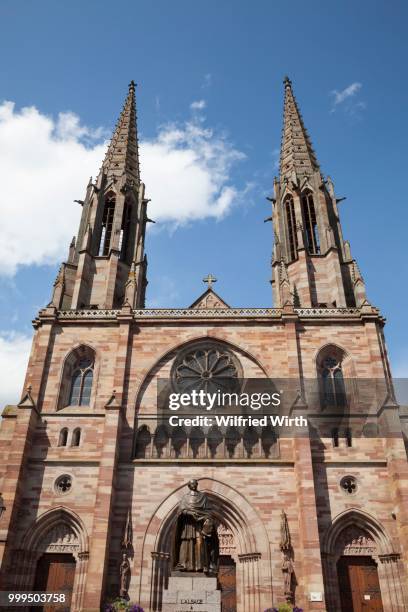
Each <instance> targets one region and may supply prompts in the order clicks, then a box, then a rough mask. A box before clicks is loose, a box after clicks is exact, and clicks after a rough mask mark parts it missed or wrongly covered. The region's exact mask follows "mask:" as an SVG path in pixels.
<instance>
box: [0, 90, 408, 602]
mask: <svg viewBox="0 0 408 612" xmlns="http://www.w3.org/2000/svg"><path fill="white" fill-rule="evenodd" d="M284 98H285V99H284V119H283V135H282V146H281V159H280V176H279V178H277V179H275V181H274V194H273V197H271V198H270V200H271V203H272V221H273V230H274V247H273V258H272V286H273V294H274V308H232V307H230V306H229V305H228V304H227V303H226V302H225V301H224V300H223V299H222V298H221V297H220V296H219V295H218V294H217V293H216V292H215V291H214V288H213V286H212V283H213V282H214V281H215V279H214V278H213V277H208V278H207V279H206V282H207V283H208V287H207V289H206V291H205V292H204V293H203V294H202V295H201V296H200V297H198V298H197V299H195V301H194V302H193V304H192V306H191V307H189V308H185V309H171V308H169V309H162V310H155V309H150V308H145V290H146V284H147V280H146V275H147V258H146V255H145V252H144V246H145V245H144V238H145V229H146V223H147V222H148V221H149V219H148V216H147V210H146V208H147V202H148V200H147V199H146V197H145V187H144V185H143V183H142V182H141V178H140V174H139V160H138V155H139V153H138V144H137V125H136V102H135V85H134V83H133V82H132V83H131V84H130V86H129V92H128V95H127V97H126V100H125V104H124V107H123V110H122V113H121V115H120V117H119V121H118V123H117V126H116V128H115V132H114V134H113V138H112V141H111V143H110V145H109V148H108V151H107V153H106V157H105V159H104V161H103V164H102V167H101V169H100V172H99V175H98V177H97V179H96V181H95V182H93V181H92V180H90V181H89V183H88V186H87V188H86V195H85V198H84V201H83V207H82V217H81V222H80V226H79V231H78V236H77V238H76V239H74V240H73V241H72V243H71V245H70V247H69V252H68V258H67V260H66V262H64V263H63V264H62V265H61V268H60V270H59V273H58V275H57V278H56V281H55V283H54V287H53V292H52V299H51V302H50V303H49V304H48V306H46V307H45V308H44V309H42V310H41V311H40V312H39V314H38V316H37V318H36V319H35V321H34V328H35V335H34V340H33V346H32V351H31V355H30V359H29V364H28V369H27V375H26V380H25V386H24V391H23V394H22V397H21V399H20V401H19V402H18V403H17V404H16V405H13V406H6V407H5V409H4V411H3V415H2V416H3V418H2V422H1V430H0V448H1V463H0V492H1V500H2V503H1V507H0V563H1V573H0V580H1V584H0V586H1V589H3V590H7V589H10V590H15V589H18V590H30V589H33V588H34V589H44V590H51V589H52V590H56V591H58V590H61V589H62V588H64V589H65V591H66V593H67V597H68V599H70V602H71V603H70V609H71V610H73V611H79V610H87V611H97V610H99V609H100V606H101V604H102V603H103V602H105V601H106V600H107V599H108V598H109V597H115V596H119V595H122V596H126V597H129V600H130V601H132V602H135V603H140V604H141V605H142V606H143V607H144V609H145V610H146V611H149V612H157V611H159V610H163V611H165V610H171V609H173V608H171V606H172V605H173V604H174V603H177V600H176V602H173V603H171V597H172V595H171V593H172V591H173V594H174V592H176V591H177V588H178V586H180V583H179V582H177V581H179V579H180V576H177V575H174V571H175V565H174V564H175V558H174V555H175V553H174V550H175V549H174V532H175V528H176V524H177V520H178V508H179V504H180V500H181V499H182V498H183V496H184V495H185V494H186V491H187V489H186V484H187V483H188V482H189V481H190V480H191V479H192V478H195V479H197V481H198V485H197V486H198V490H199V491H200V492H202V493H203V495H204V496H205V500H206V504H207V502H208V507H211V517H212V519H213V520H214V525H215V526H216V534H213V537H214V541H217V542H218V548H219V554H218V559H217V569H216V572H215V573H216V575H215V576H211V575H206V573H205V572H204V571H201V568H202V561H201V558H200V563H199V565H198V566H197V568H196V569H197V572H196V573H195V574H194V575H192V576H190V575H187V574H188V573H186V574H185V575H184V576H181V578H182V579H184V580H185V579H187V580H188V581H189V583H191V585H190V587H189V589H187V593H188V596H187V597H184V599H185V600H186V601H187V604H186V605H189V606H190V609H191V606H193V610H194V609H195V608H194V606H196V608H197V609H203V608H198V607H197V606H199V605H201V604H200V603H199V602H198V603H197V602H195V603H194V602H193V603H191V591H192V590H193V589H194V591H195V592H196V599H200V598H201V599H202V597H201V595H199V594H200V593H202V594H205V597H206V598H208V593H210V598H211V597H212V599H210V601H209V600H208V599H207V600H206V605H207V606H208V609H209V610H210V609H211V608H210V605H212V606H213V608H212V609H217V608H216V607H214V606H217V605H218V606H219V599H221V605H222V610H223V612H232V611H235V610H237V611H238V612H262V611H263V610H264V609H266V608H268V607H270V606H271V605H272V604H275V605H276V604H278V603H281V602H284V601H291V602H294V603H296V604H297V605H299V606H301V607H302V608H303V609H304V610H308V611H312V610H313V611H318V610H319V611H323V610H328V611H330V612H339V611H340V610H343V611H344V612H345V611H347V612H351V611H354V612H358V611H359V610H362V609H363V605H364V606H365V607H364V610H366V611H367V610H370V611H379V610H384V611H387V612H388V611H393V612H394V611H399V612H403V610H407V609H408V598H407V570H406V567H407V566H408V503H407V502H408V469H407V455H406V451H405V447H404V435H403V434H404V429H405V431H406V413H404V410H403V408H401V407H399V406H398V405H397V403H396V401H395V398H394V393H393V386H392V380H391V375H390V368H389V363H388V358H387V350H386V345H385V342H384V335H383V327H384V319H383V318H382V316H381V314H380V313H379V311H378V310H377V309H376V308H375V307H374V306H372V305H371V304H370V302H369V301H368V299H367V296H366V291H365V286H364V281H363V278H362V276H361V273H360V271H359V268H358V265H357V262H356V261H355V259H354V258H353V256H352V254H351V250H350V245H349V243H348V242H347V241H345V240H344V239H343V236H342V228H341V224H340V220H339V213H338V203H339V201H340V200H341V199H342V198H338V197H337V196H336V194H335V191H334V187H333V182H332V181H331V179H330V178H329V177H324V176H323V175H322V173H321V171H320V168H319V164H318V162H317V159H316V156H315V153H314V152H313V149H312V146H311V143H310V139H309V136H308V134H307V132H306V130H305V127H304V124H303V120H302V117H301V115H300V112H299V109H298V106H297V103H296V100H295V98H294V95H293V91H292V85H291V82H290V80H289V79H288V78H286V79H285V82H284ZM356 205H357V204H356ZM368 212H369V211H367V214H368ZM237 265H238V263H237ZM243 297H245V301H247V300H248V296H243ZM220 363H222V364H223V367H224V366H225V367H227V368H228V372H229V374H228V375H229V376H231V377H246V378H265V377H267V378H274V377H275V378H276V377H280V378H287V379H293V380H294V381H296V384H297V385H298V388H299V393H298V396H297V398H296V401H294V403H293V406H292V408H291V415H290V416H292V417H296V416H301V415H309V413H310V412H314V413H315V426H314V428H313V432H312V431H311V432H310V433H311V435H310V437H309V436H303V437H296V438H290V437H286V438H285V437H284V436H280V437H279V436H276V433H275V432H274V430H273V428H271V427H263V428H256V427H249V426H243V427H233V426H231V427H219V428H218V427H216V426H212V427H193V426H192V427H185V428H183V427H175V428H172V429H170V428H168V427H166V426H165V425H163V424H162V423H159V422H158V421H157V397H156V388H157V379H158V378H171V377H174V376H177V377H178V378H179V379H180V378H181V379H182V378H183V376H185V371H186V367H188V365H189V364H190V365H191V364H193V365H194V368H193V370H194V372H195V374H194V375H195V376H196V378H197V380H198V381H199V380H200V379H201V378H208V377H214V376H217V371H218V370H217V368H218V365H217V364H220ZM303 379H313V380H315V381H316V382H317V383H318V384H319V385H320V384H321V386H322V389H323V393H322V406H321V408H319V410H316V407H315V406H314V405H312V404H311V400H310V397H309V396H308V393H307V390H306V391H305V390H304V389H303V386H302V380H303ZM351 379H353V380H354V381H355V380H359V379H362V380H363V379H372V380H376V381H379V383H380V384H379V385H378V389H379V391H378V393H377V395H376V398H375V401H372V402H371V403H370V405H369V406H367V405H365V404H364V397H363V396H362V395H359V393H358V386H356V385H354V386H353V385H348V384H347V380H351ZM325 402H326V403H325ZM327 402H328V403H327ZM346 408H347V410H346ZM333 410H334V411H337V412H339V411H340V412H341V411H342V410H344V411H346V412H347V413H348V414H349V415H351V416H353V414H354V413H355V412H356V413H357V412H359V411H360V412H361V410H363V412H365V413H367V414H368V415H369V420H368V422H367V423H366V425H365V428H364V433H365V434H366V435H360V434H361V432H358V431H356V430H355V428H354V422H353V420H352V419H351V418H350V419H348V421H347V420H346V419H344V420H341V421H340V422H339V425H338V426H337V427H334V428H333V427H332V426H331V421H330V418H331V416H330V415H331V413H332V412H333ZM370 419H371V420H370ZM377 422H378V423H380V424H381V426H385V427H386V428H388V430H390V429H392V430H393V432H394V435H393V436H392V437H390V436H388V437H385V436H381V435H379V433H378V431H379V430H378V426H377ZM316 423H317V424H316ZM350 423H351V425H350ZM312 434H313V435H312ZM203 499H204V498H203ZM202 518H203V516H202ZM200 521H201V519H200ZM189 525H190V527H189V530H190V531H189V530H186V532H185V533H186V534H187V532H188V533H190V535H188V537H190V536H191V537H193V535H194V534H196V533H197V534H198V533H199V531H200V530H202V528H203V525H202V521H201V523H200V526H199V529H198V531H195V529H196V526H194V524H193V523H189ZM191 534H193V535H191ZM183 537H184V536H183ZM185 537H187V535H186V536H185ZM194 537H195V536H194ZM197 537H198V535H197ZM189 550H190V552H191V550H192V548H190V549H189ZM197 550H198V549H197ZM189 554H190V553H188V554H184V553H183V555H184V556H183V557H182V560H181V565H182V564H183V563H187V561H188V562H189ZM181 569H183V568H181ZM204 569H205V568H204V567H203V570H204ZM200 572H201V573H200ZM172 574H173V575H172ZM175 581H176V582H175ZM194 581H196V582H194ZM197 581H198V582H197ZM206 581H207V582H206ZM208 581H210V582H211V585H210V583H209V582H208ZM183 584H186V583H185V582H184V583H183ZM62 585H63V586H62ZM176 587H177V588H176ZM177 593H178V591H177ZM217 593H218V594H217ZM177 597H178V595H177ZM203 597H204V595H203ZM166 598H167V599H166ZM181 605H183V606H184V603H183V604H181ZM180 609H182V608H180ZM206 609H207V608H206ZM218 609H219V607H218Z"/></svg>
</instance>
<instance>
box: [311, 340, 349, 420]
mask: <svg viewBox="0 0 408 612" xmlns="http://www.w3.org/2000/svg"><path fill="white" fill-rule="evenodd" d="M343 360H344V353H343V352H342V351H341V350H340V349H338V348H337V347H333V348H332V350H330V348H329V349H326V350H325V351H324V352H323V354H322V355H321V356H320V359H319V361H318V370H319V375H320V380H321V399H322V407H323V408H329V409H343V408H345V407H346V388H345V384H344V376H343Z"/></svg>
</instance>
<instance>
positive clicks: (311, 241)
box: [302, 191, 320, 255]
mask: <svg viewBox="0 0 408 612" xmlns="http://www.w3.org/2000/svg"><path fill="white" fill-rule="evenodd" d="M302 212H303V220H304V224H305V230H306V242H307V244H306V248H307V250H308V252H309V253H310V254H311V255H317V254H318V253H320V244H319V233H318V231H317V221H316V210H315V205H314V201H313V196H312V194H311V193H310V191H306V192H305V193H303V194H302Z"/></svg>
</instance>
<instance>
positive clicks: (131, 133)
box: [101, 81, 140, 184]
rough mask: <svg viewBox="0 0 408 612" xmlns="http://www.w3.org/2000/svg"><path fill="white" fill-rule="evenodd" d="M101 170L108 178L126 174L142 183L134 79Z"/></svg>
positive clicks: (130, 84)
mask: <svg viewBox="0 0 408 612" xmlns="http://www.w3.org/2000/svg"><path fill="white" fill-rule="evenodd" d="M101 170H102V171H103V173H104V174H105V175H106V177H107V178H114V177H116V178H119V177H121V176H123V175H126V176H127V177H128V178H130V179H133V181H135V182H136V183H137V184H139V183H140V169H139V144H138V137H137V115H136V83H135V82H134V81H131V82H130V83H129V91H128V94H127V96H126V99H125V102H124V104H123V108H122V112H121V114H120V116H119V119H118V121H117V123H116V126H115V131H114V133H113V136H112V140H111V141H110V144H109V147H108V150H107V152H106V155H105V159H104V161H103V164H102V168H101Z"/></svg>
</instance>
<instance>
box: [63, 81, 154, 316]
mask: <svg viewBox="0 0 408 612" xmlns="http://www.w3.org/2000/svg"><path fill="white" fill-rule="evenodd" d="M144 193H145V187H144V185H143V183H142V182H141V180H140V171H139V151H138V138H137V123H136V99H135V83H134V82H133V81H132V82H131V83H130V85H129V92H128V95H127V97H126V100H125V103H124V105H123V109H122V112H121V114H120V117H119V120H118V122H117V124H116V127H115V131H114V134H113V136H112V140H111V142H110V144H109V147H108V150H107V152H106V155H105V159H104V161H103V164H102V167H101V168H100V170H99V174H98V178H97V180H96V182H95V183H93V182H92V178H91V179H90V181H89V183H88V186H87V189H86V195H85V200H83V201H82V200H79V203H80V204H81V206H82V215H81V221H80V225H79V231H78V236H77V238H76V239H75V237H74V238H73V240H72V242H71V245H70V248H69V254H68V259H67V261H66V263H64V264H62V266H61V268H60V271H59V273H58V276H57V279H56V281H55V285H54V292H53V296H52V301H51V304H52V305H53V306H55V307H56V308H63V309H68V308H74V309H75V308H76V309H79V308H93V309H98V308H101V309H103V308H120V307H122V306H123V304H124V303H127V304H128V305H129V306H131V307H132V308H142V307H144V302H145V291H146V285H147V280H146V268H147V258H146V256H145V254H144V239H145V230H146V222H147V221H148V218H147V214H146V207H147V202H148V200H147V199H146V198H145V195H144Z"/></svg>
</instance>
